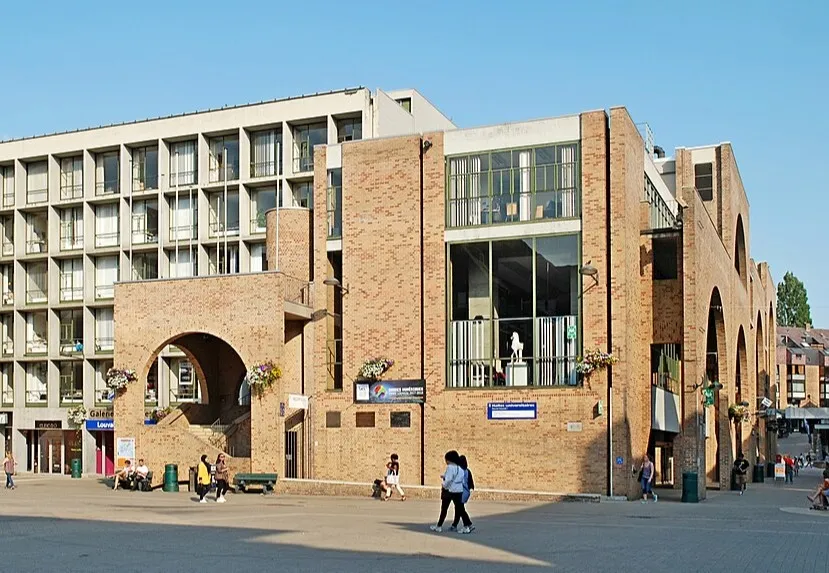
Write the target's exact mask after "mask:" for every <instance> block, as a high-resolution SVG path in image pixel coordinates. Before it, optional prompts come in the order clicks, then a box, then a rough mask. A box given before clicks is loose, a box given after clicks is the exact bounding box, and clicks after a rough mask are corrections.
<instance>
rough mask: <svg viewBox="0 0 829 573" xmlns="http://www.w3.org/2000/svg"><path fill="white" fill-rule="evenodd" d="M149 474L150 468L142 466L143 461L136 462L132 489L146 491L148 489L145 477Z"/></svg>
mask: <svg viewBox="0 0 829 573" xmlns="http://www.w3.org/2000/svg"><path fill="white" fill-rule="evenodd" d="M149 474H150V468H148V467H147V466H146V465H144V460H143V459H141V460H138V467H136V468H135V473H134V474H133V475H134V479H133V485H132V489H137V490H138V491H144V489H145V487H146V489H150V488H149V486H150V484H149V482H148V481H147V477H148V476H149Z"/></svg>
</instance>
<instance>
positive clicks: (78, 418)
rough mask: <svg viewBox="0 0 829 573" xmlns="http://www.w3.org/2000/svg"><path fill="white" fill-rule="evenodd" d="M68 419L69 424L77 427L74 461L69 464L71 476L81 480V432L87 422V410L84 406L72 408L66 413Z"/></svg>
mask: <svg viewBox="0 0 829 573" xmlns="http://www.w3.org/2000/svg"><path fill="white" fill-rule="evenodd" d="M66 417H67V419H68V421H69V424H70V425H72V426H74V427H75V443H74V444H73V445H72V448H71V451H72V454H71V457H72V459H71V461H70V462H69V463H70V468H71V474H72V477H73V478H79V477H81V452H82V451H83V448H82V447H81V432H82V430H83V424H84V422H85V421H86V408H84V407H83V404H78V405H77V406H72V407H71V408H69V410H68V411H67V412H66Z"/></svg>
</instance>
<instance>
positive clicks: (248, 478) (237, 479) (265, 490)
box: [233, 473, 278, 495]
mask: <svg viewBox="0 0 829 573" xmlns="http://www.w3.org/2000/svg"><path fill="white" fill-rule="evenodd" d="M277 477H278V476H277V475H276V474H253V473H248V474H236V475H235V476H233V485H235V486H236V487H237V488H238V489H239V491H241V492H245V491H247V488H248V487H249V486H261V487H262V495H267V494H269V493H271V492H273V488H274V486H275V485H276V479H277Z"/></svg>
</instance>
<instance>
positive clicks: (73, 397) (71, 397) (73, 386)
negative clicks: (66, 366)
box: [60, 374, 83, 404]
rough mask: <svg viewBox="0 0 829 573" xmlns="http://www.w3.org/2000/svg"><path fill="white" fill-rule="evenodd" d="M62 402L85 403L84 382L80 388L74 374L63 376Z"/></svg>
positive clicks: (61, 378)
mask: <svg viewBox="0 0 829 573" xmlns="http://www.w3.org/2000/svg"><path fill="white" fill-rule="evenodd" d="M60 401H61V403H63V404H66V403H70V404H72V403H77V402H83V381H81V387H80V388H78V385H77V383H76V381H75V375H74V374H61V375H60Z"/></svg>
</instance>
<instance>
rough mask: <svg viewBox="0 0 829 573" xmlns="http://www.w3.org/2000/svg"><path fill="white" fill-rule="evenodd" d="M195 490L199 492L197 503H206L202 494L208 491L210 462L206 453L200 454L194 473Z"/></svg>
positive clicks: (204, 494)
mask: <svg viewBox="0 0 829 573" xmlns="http://www.w3.org/2000/svg"><path fill="white" fill-rule="evenodd" d="M196 480H197V482H198V483H197V484H196V492H197V493H198V494H199V503H207V500H206V499H205V498H204V496H206V495H207V492H209V491H210V462H208V461H207V454H204V455H202V457H201V461H200V462H199V467H198V470H197V473H196Z"/></svg>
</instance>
